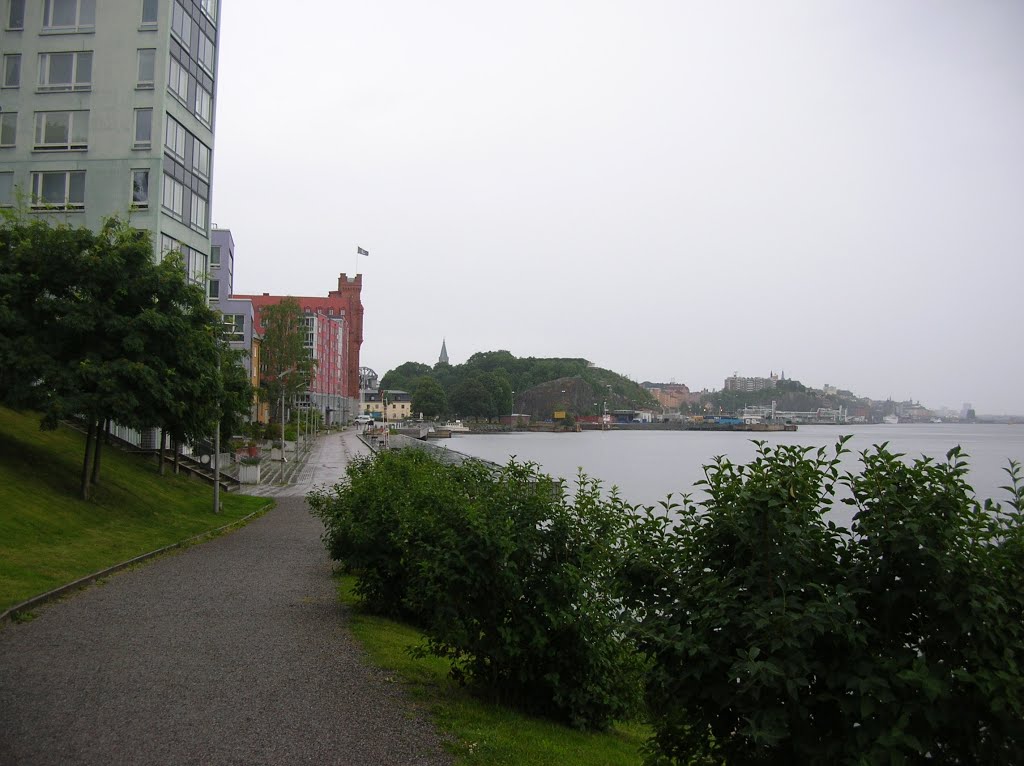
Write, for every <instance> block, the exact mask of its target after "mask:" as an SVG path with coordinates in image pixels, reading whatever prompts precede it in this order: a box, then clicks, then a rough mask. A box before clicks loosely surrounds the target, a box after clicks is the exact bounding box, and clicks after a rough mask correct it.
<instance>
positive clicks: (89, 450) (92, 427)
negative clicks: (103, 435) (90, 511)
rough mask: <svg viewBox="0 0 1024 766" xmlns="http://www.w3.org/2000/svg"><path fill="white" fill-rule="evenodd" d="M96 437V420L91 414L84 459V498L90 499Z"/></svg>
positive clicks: (86, 433)
mask: <svg viewBox="0 0 1024 766" xmlns="http://www.w3.org/2000/svg"><path fill="white" fill-rule="evenodd" d="M95 438H96V421H95V419H93V417H92V416H91V415H90V416H89V428H88V429H87V430H86V432H85V459H84V460H83V461H82V499H83V500H88V499H89V490H90V488H91V486H92V485H91V484H90V483H89V476H90V474H91V473H92V455H93V447H92V442H93V439H95Z"/></svg>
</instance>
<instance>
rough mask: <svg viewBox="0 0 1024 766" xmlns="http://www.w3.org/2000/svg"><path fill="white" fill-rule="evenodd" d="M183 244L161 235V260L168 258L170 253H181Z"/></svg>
mask: <svg viewBox="0 0 1024 766" xmlns="http://www.w3.org/2000/svg"><path fill="white" fill-rule="evenodd" d="M180 245H181V243H180V242H178V240H176V239H175V238H174V237H169V236H168V235H166V234H161V235H160V260H161V261H162V260H163V259H164V258H166V257H167V254H168V253H175V252H181V248H180Z"/></svg>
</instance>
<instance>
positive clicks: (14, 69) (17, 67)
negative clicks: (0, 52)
mask: <svg viewBox="0 0 1024 766" xmlns="http://www.w3.org/2000/svg"><path fill="white" fill-rule="evenodd" d="M0 87H3V88H20V87H21V54H20V53H5V54H4V79H3V83H0Z"/></svg>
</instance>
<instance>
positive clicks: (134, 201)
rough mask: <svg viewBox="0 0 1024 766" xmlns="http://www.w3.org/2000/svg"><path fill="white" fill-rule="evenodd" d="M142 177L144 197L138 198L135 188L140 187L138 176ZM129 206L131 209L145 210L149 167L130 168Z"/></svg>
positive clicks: (147, 204)
mask: <svg viewBox="0 0 1024 766" xmlns="http://www.w3.org/2000/svg"><path fill="white" fill-rule="evenodd" d="M140 177H141V178H144V179H145V181H146V184H145V190H146V193H145V199H138V198H137V197H138V195H137V194H136V189H138V188H140V186H139V184H138V181H137V180H136V179H138V178H140ZM130 197H131V206H132V210H147V209H148V208H149V168H133V169H132V185H131V194H130Z"/></svg>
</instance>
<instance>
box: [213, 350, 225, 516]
mask: <svg viewBox="0 0 1024 766" xmlns="http://www.w3.org/2000/svg"><path fill="white" fill-rule="evenodd" d="M217 385H218V386H221V385H223V381H222V380H221V379H220V342H219V341H218V344H217ZM220 418H221V398H220V396H218V397H217V423H216V424H215V425H214V428H215V429H216V430H215V431H214V432H213V512H214V513H215V514H219V513H220Z"/></svg>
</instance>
